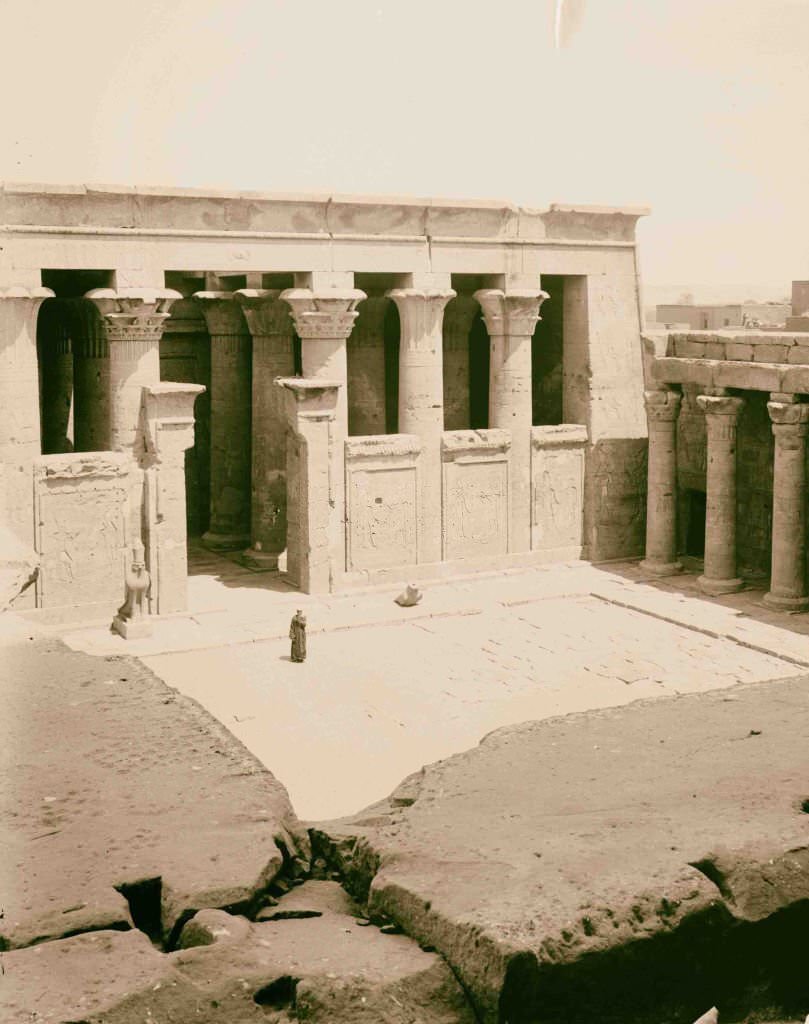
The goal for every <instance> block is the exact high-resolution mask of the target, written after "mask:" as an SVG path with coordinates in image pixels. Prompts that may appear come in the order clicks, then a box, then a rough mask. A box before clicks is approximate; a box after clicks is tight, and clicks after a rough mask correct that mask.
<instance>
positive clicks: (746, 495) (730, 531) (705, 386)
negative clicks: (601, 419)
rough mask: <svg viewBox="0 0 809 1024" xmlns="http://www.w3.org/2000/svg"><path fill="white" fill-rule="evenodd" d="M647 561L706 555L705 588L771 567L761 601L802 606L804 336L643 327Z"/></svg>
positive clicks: (807, 377)
mask: <svg viewBox="0 0 809 1024" xmlns="http://www.w3.org/2000/svg"><path fill="white" fill-rule="evenodd" d="M643 342H644V352H645V356H644V367H645V375H646V393H645V402H646V411H647V416H648V427H649V478H648V488H649V489H648V512H647V534H646V558H645V562H644V565H645V567H646V568H647V569H649V570H650V571H652V572H654V573H658V574H662V575H665V574H669V573H676V572H679V571H680V569H681V567H682V566H681V562H680V555H681V554H685V555H692V556H694V557H696V558H702V559H704V570H703V573H702V575H701V576H700V577H699V584H700V586H701V588H702V589H703V590H704V591H705V592H706V593H708V594H712V595H716V594H728V593H732V592H733V591H736V590H740V589H741V588H742V586H743V585H744V577H745V576H748V575H752V576H754V577H759V578H761V579H766V578H768V577H769V589H768V591H767V592H766V594H765V596H764V601H765V602H766V603H768V604H770V605H772V606H773V607H775V608H777V609H783V610H787V611H801V610H804V609H806V608H807V607H809V592H808V591H807V570H806V553H807V537H806V531H807V518H806V486H807V466H806V457H807V450H806V438H807V430H808V429H809V403H807V401H806V396H807V395H809V336H807V334H806V333H798V332H795V333H786V332H780V333H771V332H767V333H765V334H755V333H754V332H750V331H744V332H742V333H736V332H733V331H719V332H703V331H699V332H688V333H677V332H673V333H659V334H657V333H655V334H649V335H645V336H644V339H643Z"/></svg>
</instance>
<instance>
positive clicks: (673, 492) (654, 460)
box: [641, 390, 682, 576]
mask: <svg viewBox="0 0 809 1024" xmlns="http://www.w3.org/2000/svg"><path fill="white" fill-rule="evenodd" d="M644 399H645V402H646V416H647V420H648V423H649V460H648V472H647V492H646V557H645V558H644V560H643V561H642V562H641V567H642V568H643V569H645V570H647V571H648V572H653V573H655V575H658V576H669V575H671V574H673V573H676V572H679V571H680V570H681V569H682V565H681V564H680V563H679V562H678V561H677V418H678V416H679V414H680V403H681V401H682V396H681V395H680V394H679V393H678V392H676V391H671V390H662V391H646V392H644Z"/></svg>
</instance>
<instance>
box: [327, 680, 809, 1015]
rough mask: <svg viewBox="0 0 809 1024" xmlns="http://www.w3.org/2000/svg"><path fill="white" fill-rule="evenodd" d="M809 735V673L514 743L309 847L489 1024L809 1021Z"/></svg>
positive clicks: (427, 775)
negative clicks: (417, 946)
mask: <svg viewBox="0 0 809 1024" xmlns="http://www.w3.org/2000/svg"><path fill="white" fill-rule="evenodd" d="M807 734H809V680H807V678H806V677H803V678H800V679H796V680H790V679H788V680H782V681H774V682H769V683H765V684H760V685H742V686H738V687H734V688H732V689H729V690H725V691H721V692H714V693H706V694H701V695H695V696H684V697H680V698H677V699H673V700H666V701H649V702H640V703H637V704H634V705H632V706H631V707H628V708H621V709H612V710H607V711H596V712H587V713H583V714H579V715H570V716H567V717H565V718H557V719H551V720H548V721H544V722H531V723H527V724H524V725H518V726H513V727H507V728H504V729H500V730H497V731H496V732H494V733H492V734H491V735H489V736H487V737H486V738H485V739H484V740H483V741H482V742H481V744H480V746H478V747H477V748H475V749H473V750H470V751H467V752H465V753H462V754H459V755H457V756H455V757H452V758H449V759H447V760H444V761H440V762H438V763H437V764H434V765H431V766H429V767H427V768H426V769H424V770H423V772H421V773H417V774H416V775H414V776H412V777H411V778H409V779H408V780H406V782H405V783H404V784H403V785H402V786H401V787H400V788H399V789H398V790H397V791H395V792H394V793H393V795H392V797H391V798H390V799H388V800H386V801H382V802H381V803H379V804H377V805H374V806H372V807H370V808H368V809H367V810H366V811H364V812H362V813H361V814H359V815H356V816H354V817H353V818H349V819H342V820H339V821H337V822H332V823H330V824H327V825H323V826H319V829H320V832H321V835H320V837H318V835H317V833H315V837H316V840H317V842H316V843H315V847H316V849H315V852H316V853H317V852H318V846H321V847H322V850H325V849H327V848H328V849H329V857H330V859H331V862H332V863H333V864H336V865H339V866H340V867H341V869H342V870H343V871H344V872H345V874H346V879H347V884H348V885H349V887H350V888H351V889H352V891H353V892H354V893H355V895H356V896H357V897H359V898H364V897H365V896H366V895H368V893H369V890H370V897H369V908H370V913H371V914H372V915H373V914H374V913H376V914H384V915H386V916H387V917H389V918H391V919H392V920H394V921H395V922H397V923H398V924H400V925H401V926H402V927H403V928H404V930H405V931H406V932H407V934H409V935H412V936H414V937H415V938H416V939H418V941H420V942H422V943H428V944H430V945H431V946H434V947H435V948H436V949H437V950H438V951H439V952H441V953H442V954H443V955H444V956H445V957H446V959H447V961H448V962H449V963H450V965H451V966H452V967H453V969H454V970H455V971H456V972H457V973H458V975H459V977H460V978H461V980H462V981H463V983H464V984H465V986H466V987H467V988H468V989H469V990H470V991H471V993H472V995H473V998H474V1001H475V1005H476V1007H477V1010H478V1012H479V1014H480V1017H481V1019H482V1020H484V1021H491V1022H495V1021H501V1022H502V1021H506V1020H507V1021H509V1022H510V1024H519V1022H528V1021H554V1022H555V1021H563V1020H564V1021H568V1020H577V1021H578V1020H585V1019H599V1020H603V1021H607V1020H609V1021H613V1020H614V1021H630V1020H631V1021H641V1020H642V1021H647V1020H648V1021H650V1022H651V1021H655V1022H657V1024H660V1022H663V1021H669V1020H671V1021H676V1020H693V1019H695V1018H696V1017H697V1016H699V1014H700V1013H701V1012H703V1011H704V1008H705V1006H711V1005H714V1004H715V1005H718V1006H719V1007H720V1011H722V1013H723V1014H724V1013H725V1012H726V1011H728V1012H731V1016H730V1017H727V1016H724V1017H723V1019H731V1020H742V1019H747V1018H746V1017H745V1014H746V1013H747V1012H748V1011H749V1010H750V1009H751V1008H752V1009H756V1010H757V1011H759V1015H758V1016H752V1017H750V1018H749V1019H751V1020H775V1019H780V1018H781V1017H784V1016H785V1015H788V1012H791V1013H794V1014H795V1016H794V1017H793V1018H792V1019H798V1014H799V1011H800V1019H803V1015H805V1013H806V1010H807V1008H809V969H807V961H806V953H805V950H806V943H805V934H806V928H807V926H809V909H808V908H809V815H807V813H806V811H805V809H803V810H802V807H805V806H806V805H804V803H803V802H804V801H805V800H806V798H807V796H809V774H808V773H807V764H809V761H807V745H806V737H807ZM325 835H328V837H329V841H325V840H324V838H323V836H325ZM321 852H322V851H321ZM693 865H698V866H693ZM798 979H800V980H798ZM645 1000H646V1001H647V1002H644V1001H645ZM796 1003H797V1005H795V1004H796ZM734 1011H735V1012H737V1013H738V1014H740V1015H737V1016H733V1015H732V1013H733V1012H734Z"/></svg>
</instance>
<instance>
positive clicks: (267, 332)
mask: <svg viewBox="0 0 809 1024" xmlns="http://www.w3.org/2000/svg"><path fill="white" fill-rule="evenodd" d="M233 297H234V299H235V300H236V302H238V304H239V306H241V310H242V313H243V314H244V318H245V320H246V321H247V327H248V329H249V331H250V333H251V334H252V335H253V337H257V336H258V337H269V336H274V335H279V334H280V335H289V336H291V335H292V334H293V333H294V325H293V323H292V317H291V314H290V311H289V305H288V304H287V303H286V302H285V301H283V300H282V299H281V289H280V288H240V289H239V290H238V291H236V292H234V293H233Z"/></svg>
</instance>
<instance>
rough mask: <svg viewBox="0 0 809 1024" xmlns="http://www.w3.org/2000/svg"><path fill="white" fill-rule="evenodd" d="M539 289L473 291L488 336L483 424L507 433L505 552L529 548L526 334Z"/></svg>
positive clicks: (528, 364)
mask: <svg viewBox="0 0 809 1024" xmlns="http://www.w3.org/2000/svg"><path fill="white" fill-rule="evenodd" d="M547 297H548V294H547V292H543V291H539V290H533V289H531V290H526V291H516V290H515V291H510V292H503V291H500V290H498V289H494V288H485V289H483V290H482V291H478V292H475V298H476V299H477V300H478V302H479V303H480V306H481V309H482V310H483V317H484V319H485V321H486V329H487V330H488V332H489V338H490V339H491V361H490V364H489V426H490V427H493V428H498V429H501V430H508V431H510V432H511V462H510V467H509V476H510V479H511V495H510V507H511V514H510V523H509V545H508V549H509V551H530V550H531V423H532V416H533V411H532V402H531V338H532V337H533V334H534V329H535V328H536V325H537V322H538V321H539V308H540V306H541V305H542V303H543V302H544V300H545V299H547Z"/></svg>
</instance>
